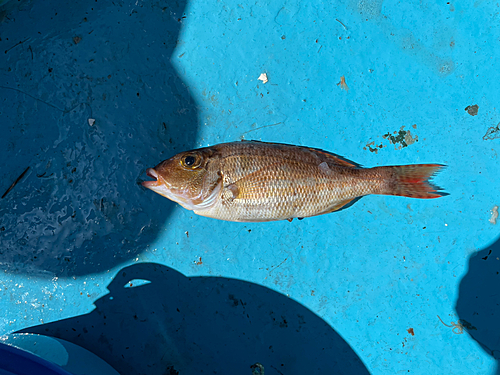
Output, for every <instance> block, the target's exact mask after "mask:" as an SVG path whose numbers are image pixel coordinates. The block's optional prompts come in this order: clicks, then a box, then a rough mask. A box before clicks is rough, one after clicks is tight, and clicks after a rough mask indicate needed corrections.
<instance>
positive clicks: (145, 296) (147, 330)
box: [17, 263, 368, 375]
mask: <svg viewBox="0 0 500 375" xmlns="http://www.w3.org/2000/svg"><path fill="white" fill-rule="evenodd" d="M108 289H109V291H110V293H109V294H107V295H105V296H103V297H101V298H100V299H98V300H97V301H95V306H96V308H95V309H94V310H93V311H92V312H90V313H88V314H86V315H81V316H77V317H73V318H69V319H65V320H61V321H57V322H53V323H48V324H44V325H40V326H35V327H30V328H26V329H23V330H22V331H20V332H17V333H38V334H42V335H47V336H53V337H57V338H61V339H64V340H67V341H70V342H72V343H74V344H77V345H79V346H82V347H84V348H86V349H88V350H90V351H92V352H93V353H95V354H96V355H98V356H99V357H101V358H102V359H104V360H105V361H106V362H108V363H109V364H110V365H111V366H113V367H114V368H115V369H116V370H117V371H118V372H120V373H121V374H123V375H125V374H135V375H139V374H148V375H155V374H158V375H160V374H162V375H163V374H181V375H187V374H203V373H207V374H208V373H209V374H251V370H250V366H252V365H254V364H255V363H257V362H259V363H261V364H262V365H263V366H264V368H265V373H266V374H267V375H272V374H276V375H279V374H288V375H291V374H356V375H359V374H368V371H367V370H366V368H365V366H364V365H363V363H362V362H361V360H360V359H359V357H358V356H357V355H356V353H355V352H354V351H353V350H352V349H351V348H350V346H349V345H348V344H347V343H346V342H345V341H344V340H343V339H342V338H341V337H340V336H339V335H338V334H337V333H336V332H335V331H334V330H333V329H332V328H331V327H330V326H329V325H328V324H327V323H326V322H324V321H323V320H322V319H321V318H319V317H318V316H317V315H315V314H314V313H312V312H311V311H310V310H308V309H307V308H305V307H304V306H302V305H300V304H299V303H297V302H295V301H294V300H292V299H290V298H288V297H286V296H284V295H282V294H279V293H277V292H274V291H272V290H271V289H268V288H265V287H262V286H259V285H256V284H252V283H249V282H245V281H241V280H235V279H228V278H223V277H185V276H184V275H182V274H180V273H179V272H177V271H175V270H173V269H171V268H169V267H166V266H163V265H159V264H154V263H138V264H135V265H132V266H129V267H126V268H124V269H122V270H120V271H119V272H118V274H117V275H116V277H115V278H114V279H113V281H112V282H111V283H110V284H109V286H108Z"/></svg>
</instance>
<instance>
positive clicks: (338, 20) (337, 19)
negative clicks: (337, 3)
mask: <svg viewBox="0 0 500 375" xmlns="http://www.w3.org/2000/svg"><path fill="white" fill-rule="evenodd" d="M335 21H337V22H338V23H340V24H341V25H342V26H344V29H346V30H347V27H345V25H344V24H343V23H342V22H340V21H339V20H338V19H337V18H335Z"/></svg>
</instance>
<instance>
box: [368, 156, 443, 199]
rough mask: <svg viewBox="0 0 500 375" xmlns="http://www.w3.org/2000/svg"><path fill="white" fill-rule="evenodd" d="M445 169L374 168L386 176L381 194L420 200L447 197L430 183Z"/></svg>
mask: <svg viewBox="0 0 500 375" xmlns="http://www.w3.org/2000/svg"><path fill="white" fill-rule="evenodd" d="M444 167H445V166H444V165H441V164H413V165H400V166H390V167H378V168H374V169H381V171H380V172H382V173H381V174H382V175H385V176H386V177H385V178H384V183H383V184H382V186H383V187H382V189H381V192H380V193H379V194H383V195H398V196H402V197H410V198H420V199H430V198H439V197H443V196H446V195H448V194H447V193H445V192H442V191H439V190H442V189H441V188H440V187H438V186H435V185H432V184H431V183H430V182H429V180H430V179H431V178H432V177H433V176H434V175H435V174H436V173H437V172H439V170H441V169H442V168H444ZM382 170H383V171H382Z"/></svg>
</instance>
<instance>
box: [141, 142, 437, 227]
mask: <svg viewBox="0 0 500 375" xmlns="http://www.w3.org/2000/svg"><path fill="white" fill-rule="evenodd" d="M442 167H443V166H442V165H440V164H415V165H404V166H387V167H375V168H361V167H359V166H358V165H357V164H355V163H353V162H350V161H347V160H345V159H343V158H341V157H339V156H337V155H334V154H331V153H328V152H325V151H322V150H318V149H313V148H308V147H301V146H293V145H286V144H277V143H265V142H256V141H241V142H232V143H223V144H219V145H214V146H211V147H206V148H201V149H197V150H192V151H186V152H182V153H180V154H177V155H175V156H174V157H172V158H170V159H168V160H165V161H164V162H162V163H160V164H158V165H157V166H156V167H155V168H149V169H148V170H147V174H148V175H149V176H150V177H152V178H154V179H155V181H144V182H143V186H145V187H147V188H149V189H151V190H153V191H155V192H157V193H158V194H161V195H163V196H165V197H167V198H169V199H171V200H173V201H175V202H177V203H179V204H180V205H181V206H183V207H184V208H186V209H189V210H193V211H194V212H195V213H196V214H198V215H201V216H206V217H211V218H215V219H220V220H226V221H237V222H262V221H274V220H285V219H287V220H290V221H291V219H293V218H305V217H310V216H317V215H322V214H327V213H330V212H334V211H337V210H339V209H341V208H342V207H345V206H346V205H348V204H349V203H351V202H352V201H353V200H355V199H356V198H359V197H362V196H365V195H369V194H383V195H399V196H405V197H412V198H438V197H441V196H443V195H445V193H441V192H438V189H439V188H437V187H434V186H432V185H431V184H429V183H428V179H429V178H430V177H431V176H432V175H434V174H435V173H436V172H437V171H438V170H439V169H440V168H442Z"/></svg>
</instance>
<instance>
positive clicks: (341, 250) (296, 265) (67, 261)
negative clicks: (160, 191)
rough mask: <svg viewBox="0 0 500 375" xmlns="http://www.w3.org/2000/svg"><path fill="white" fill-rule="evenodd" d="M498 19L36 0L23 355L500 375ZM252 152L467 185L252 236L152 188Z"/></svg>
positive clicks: (24, 91) (13, 314) (19, 202)
mask: <svg viewBox="0 0 500 375" xmlns="http://www.w3.org/2000/svg"><path fill="white" fill-rule="evenodd" d="M4 3H5V2H4ZM9 3H10V6H12V3H11V2H7V4H6V5H3V6H9ZM498 9H499V8H498V7H497V5H496V3H495V2H490V1H476V2H466V1H462V2H453V3H450V4H447V3H446V2H443V3H439V4H438V3H430V2H429V3H428V4H423V3H421V2H417V1H410V2H407V3H404V4H402V3H397V2H391V1H384V2H382V1H376V0H371V1H369V0H368V1H357V0H352V1H344V2H339V3H337V4H336V5H332V4H330V3H327V2H324V3H323V2H317V3H315V4H308V3H303V2H299V1H287V2H270V1H268V2H260V1H258V2H245V1H244V2H241V1H240V2H233V1H224V2H222V1H220V2H203V1H198V0H193V1H191V2H189V3H188V4H186V3H184V2H182V1H179V2H145V1H136V2H134V1H131V2H128V1H119V2H113V3H110V2H103V1H102V2H101V1H98V2H96V1H78V2H76V3H74V4H73V5H72V7H71V8H69V7H67V5H66V3H65V2H62V1H50V2H41V1H36V0H34V1H32V2H28V3H24V4H22V5H21V6H20V9H14V10H12V11H9V12H7V13H2V14H0V16H1V17H0V19H3V21H2V23H1V24H0V38H1V40H0V54H1V56H2V57H1V59H0V126H1V130H2V134H3V135H4V136H2V137H1V139H0V149H1V150H2V152H0V165H2V168H1V169H0V181H1V185H0V188H1V189H2V191H0V193H3V192H4V191H5V190H7V188H8V187H9V186H10V185H11V184H12V182H14V181H15V180H16V178H17V177H18V176H19V175H20V174H21V173H22V172H23V171H24V170H25V169H26V168H27V167H28V166H29V167H30V169H29V170H28V172H27V173H26V175H25V176H24V177H23V178H22V180H21V181H20V182H19V183H18V184H17V185H16V186H15V187H14V188H13V189H12V190H11V191H10V192H9V193H8V194H7V195H6V196H5V198H3V199H1V200H0V230H1V232H0V236H1V237H0V238H1V243H0V253H1V257H0V263H1V266H2V269H3V270H4V273H2V276H1V277H0V286H1V290H2V291H1V293H2V294H1V299H0V306H1V307H2V308H3V310H4V311H6V313H5V315H4V317H3V318H2V319H0V327H1V329H0V333H10V332H15V331H19V330H24V331H26V332H36V333H43V334H46V335H49V336H50V335H52V336H55V337H59V338H62V339H65V340H68V341H70V342H73V343H75V344H77V345H81V346H83V347H85V348H87V349H89V350H91V351H92V352H94V353H95V354H97V355H98V356H100V357H101V358H104V359H105V360H106V361H107V362H108V363H110V364H111V365H112V366H113V367H115V368H116V369H117V370H118V371H119V372H121V373H124V374H127V373H134V374H142V373H144V374H163V373H165V371H170V373H175V372H174V371H179V373H180V374H190V373H200V371H202V370H201V368H203V371H204V372H205V373H245V371H246V372H247V373H249V374H250V373H251V369H250V366H251V365H252V364H254V363H256V362H261V363H262V364H263V366H264V367H265V370H266V374H280V373H283V374H294V373H301V371H302V372H306V371H308V373H325V372H327V371H332V370H336V371H338V372H339V373H346V374H358V373H363V371H369V372H370V373H373V374H386V373H408V372H410V373H440V372H442V369H443V368H446V369H447V370H449V373H453V374H470V373H478V372H479V373H491V374H493V373H496V372H497V371H498V370H497V359H498V352H499V350H500V335H499V334H498V329H495V327H497V326H498V323H497V320H498V319H497V317H498V316H499V315H500V307H499V304H500V299H499V297H498V293H497V286H498V285H499V284H498V277H499V276H498V272H500V260H499V257H500V254H499V252H498V241H499V238H500V237H499V228H500V227H499V226H498V225H499V224H492V223H490V221H489V219H490V218H491V211H490V210H491V209H492V208H493V207H494V206H495V205H499V204H500V197H499V193H498V192H499V182H498V174H499V173H498V170H499V168H498V155H497V153H498V151H499V148H500V131H498V125H497V124H499V122H500V114H499V109H497V108H496V106H497V103H496V99H497V98H498V97H499V96H500V92H499V91H500V86H498V85H497V84H496V83H497V82H498V81H499V79H500V75H499V73H498V70H497V64H496V61H497V57H498V54H499V52H497V51H499V44H500V26H499V25H500V24H499V23H498V14H499V13H498V12H499V10H498ZM262 73H266V74H267V77H268V79H269V81H268V82H267V83H265V84H264V83H263V82H262V81H260V80H258V78H259V76H260V75H261V74H262ZM342 76H344V77H345V82H346V84H347V86H348V90H347V89H343V88H342V86H341V85H340V81H341V77H342ZM474 105H477V108H476V107H473V106H474ZM466 108H467V109H466ZM94 120H95V122H94ZM239 139H257V140H263V141H279V142H286V143H291V144H298V145H305V146H311V147H317V148H323V149H325V150H328V151H331V152H335V153H337V154H339V155H342V156H344V157H346V158H349V159H351V160H353V161H355V162H358V163H360V164H362V165H364V166H367V167H371V166H379V165H391V164H408V163H442V164H446V165H448V168H447V169H446V170H444V171H443V172H442V173H440V174H439V175H438V176H437V177H436V179H435V181H436V183H437V184H438V185H440V186H443V187H444V188H445V190H446V191H447V192H448V193H450V195H449V196H447V197H444V198H440V199H436V200H413V199H409V198H401V197H385V196H371V197H366V198H363V199H361V200H360V201H358V202H357V203H356V204H354V205H353V206H352V207H350V208H348V209H346V210H343V211H341V212H338V213H334V214H330V215H325V216H320V217H315V218H310V219H306V220H302V221H296V220H294V221H293V222H292V223H288V222H286V221H285V222H275V223H262V224H260V223H256V224H240V223H226V222H220V221H215V220H212V219H208V218H203V217H198V216H196V215H194V214H192V213H191V212H189V211H186V210H184V209H182V208H180V207H178V206H176V205H175V204H173V203H171V202H169V201H168V200H167V199H165V198H163V197H161V196H159V195H157V194H154V193H152V192H151V191H146V190H145V189H144V188H142V187H141V186H140V185H139V184H138V182H140V181H141V179H143V178H145V175H144V171H145V169H146V168H147V167H152V166H154V165H156V164H157V163H158V162H160V161H162V160H164V159H166V158H168V157H170V156H172V155H173V154H175V153H177V152H179V151H182V150H186V149H190V148H194V147H200V146H207V145H211V144H215V143H220V142H226V141H235V140H239ZM490 250H491V253H489V251H490ZM485 257H486V259H484V258H485ZM141 280H142V281H141ZM438 316H439V317H440V318H441V319H442V321H443V322H444V323H445V324H446V325H445V324H443V322H441V321H440V319H439V318H438ZM301 317H302V318H301ZM285 321H286V323H285ZM451 322H454V323H453V324H452V323H451ZM35 326H36V327H35ZM464 327H465V328H464ZM461 332H463V333H462V334H460V333H461ZM457 333H459V334H457ZM132 352H133V354H130V353H132ZM138 352H140V353H142V354H141V356H138V355H137V353H138ZM197 361H198V362H197ZM196 366H201V367H196ZM203 366H204V367H203ZM167 373H169V372H167Z"/></svg>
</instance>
